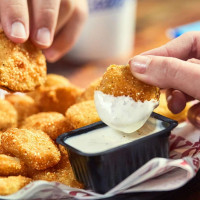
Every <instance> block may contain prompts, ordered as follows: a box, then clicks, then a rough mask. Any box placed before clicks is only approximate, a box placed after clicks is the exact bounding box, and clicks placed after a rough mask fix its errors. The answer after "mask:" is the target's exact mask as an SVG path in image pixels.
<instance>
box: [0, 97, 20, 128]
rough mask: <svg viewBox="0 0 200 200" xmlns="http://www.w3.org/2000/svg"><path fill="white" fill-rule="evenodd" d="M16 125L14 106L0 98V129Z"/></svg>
mask: <svg viewBox="0 0 200 200" xmlns="http://www.w3.org/2000/svg"><path fill="white" fill-rule="evenodd" d="M11 127H17V111H16V109H15V108H14V106H13V105H12V104H11V103H10V102H8V101H6V100H3V99H0V130H3V129H6V128H11Z"/></svg>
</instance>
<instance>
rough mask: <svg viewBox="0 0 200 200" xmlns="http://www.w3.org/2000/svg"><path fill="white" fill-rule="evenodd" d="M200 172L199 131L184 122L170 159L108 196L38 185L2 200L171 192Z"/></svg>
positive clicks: (142, 171) (150, 164) (128, 180)
mask: <svg viewBox="0 0 200 200" xmlns="http://www.w3.org/2000/svg"><path fill="white" fill-rule="evenodd" d="M199 168H200V130H198V129H196V128H195V127H193V126H192V125H191V124H190V123H188V122H185V123H182V124H179V126H178V127H177V128H176V129H174V130H173V131H172V134H171V136H170V159H164V158H154V159H152V160H150V161H149V162H147V163H146V164H145V165H144V166H142V167H141V168H140V169H138V170H137V171H135V172H134V173H133V174H131V175H130V176H129V177H127V178H126V179H125V180H124V181H122V182H121V183H120V184H119V185H117V186H116V187H114V188H113V189H111V190H110V191H108V192H107V193H106V194H97V193H94V192H92V191H89V190H80V189H76V188H69V187H67V186H66V185H63V184H60V183H56V182H46V181H35V182H32V183H30V184H29V185H27V186H26V187H24V188H23V189H21V190H20V191H18V192H17V193H15V194H13V195H9V196H0V199H9V200H10V199H20V200H21V199H37V200H43V199H48V200H50V199H104V198H108V197H114V196H115V195H117V194H122V193H132V192H144V191H148V192H150V191H169V190H173V189H177V188H179V187H181V186H183V185H184V184H186V183H187V182H188V181H189V180H190V179H192V178H193V177H194V176H195V175H196V173H197V171H198V170H199Z"/></svg>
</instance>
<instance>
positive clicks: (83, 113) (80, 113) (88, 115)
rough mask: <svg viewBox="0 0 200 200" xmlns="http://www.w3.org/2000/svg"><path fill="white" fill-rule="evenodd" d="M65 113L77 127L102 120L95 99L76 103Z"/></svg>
mask: <svg viewBox="0 0 200 200" xmlns="http://www.w3.org/2000/svg"><path fill="white" fill-rule="evenodd" d="M65 115H66V118H67V120H68V121H69V123H70V124H71V125H72V126H73V127H74V128H75V129H77V128H80V127H83V126H86V125H89V124H92V123H95V122H98V121H100V118H99V116H98V113H97V111H96V108H95V105H94V101H93V100H89V101H83V102H81V103H77V104H74V105H73V106H71V107H70V108H69V109H68V110H67V112H66V114H65Z"/></svg>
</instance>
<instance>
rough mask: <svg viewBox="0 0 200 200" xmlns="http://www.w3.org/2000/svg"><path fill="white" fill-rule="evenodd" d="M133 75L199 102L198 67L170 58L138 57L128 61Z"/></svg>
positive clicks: (199, 67) (199, 79) (199, 81)
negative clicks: (175, 90) (180, 92)
mask: <svg viewBox="0 0 200 200" xmlns="http://www.w3.org/2000/svg"><path fill="white" fill-rule="evenodd" d="M129 64H130V68H131V71H132V73H133V75H134V76H135V77H136V78H138V79H140V80H141V81H143V82H145V83H148V84H151V85H155V86H158V87H160V88H166V89H168V88H174V89H177V90H180V91H182V92H184V93H186V94H188V95H190V96H192V97H194V98H196V99H199V100H200V92H199V85H200V65H199V64H196V63H192V62H187V61H183V60H180V59H177V58H172V57H162V56H152V55H148V56H143V55H138V56H135V57H134V58H132V59H131V60H130V61H129Z"/></svg>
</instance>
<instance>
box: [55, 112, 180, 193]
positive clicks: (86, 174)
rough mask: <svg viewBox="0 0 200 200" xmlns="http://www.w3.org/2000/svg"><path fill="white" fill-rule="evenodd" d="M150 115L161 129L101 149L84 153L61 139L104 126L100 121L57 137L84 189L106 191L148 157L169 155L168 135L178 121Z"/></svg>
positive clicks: (142, 163)
mask: <svg viewBox="0 0 200 200" xmlns="http://www.w3.org/2000/svg"><path fill="white" fill-rule="evenodd" d="M151 117H153V118H155V119H157V120H160V121H161V122H162V125H163V126H164V129H163V130H161V131H159V132H156V133H153V134H150V135H148V136H145V137H142V138H139V139H137V140H134V141H132V142H130V143H127V144H123V145H121V146H118V147H115V148H112V149H109V150H106V151H103V152H100V153H84V152H81V151H79V150H77V149H75V148H73V147H71V146H70V145H68V144H66V143H65V142H64V141H65V140H67V138H70V137H74V136H77V135H80V134H86V133H88V132H90V131H92V130H95V129H98V128H102V127H105V126H107V125H105V124H104V123H103V122H97V123H94V124H91V125H88V126H85V127H82V128H79V129H76V130H73V131H70V132H68V133H64V134H62V135H60V136H59V137H58V138H57V140H56V141H57V143H59V144H61V145H63V146H65V148H66V149H67V151H68V154H69V159H70V162H71V165H72V169H73V171H74V174H75V177H76V179H77V180H78V181H79V182H81V183H83V184H84V185H85V187H86V188H87V189H92V190H93V191H95V192H98V193H105V192H107V191H109V190H110V189H112V188H113V187H114V186H116V185H117V184H118V183H120V182H121V181H123V180H124V179H125V178H126V177H128V176H129V175H130V174H132V173H133V172H134V171H136V170H137V169H138V168H140V167H141V166H142V165H144V164H145V163H146V162H147V161H149V160H150V159H152V158H155V157H163V158H168V155H169V144H168V141H169V140H168V139H169V135H170V133H171V130H172V129H173V128H174V127H176V126H177V124H178V123H177V122H176V121H174V120H171V119H168V118H166V117H164V116H161V115H159V114H156V113H152V115H151ZM83 142H84V141H83Z"/></svg>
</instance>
